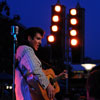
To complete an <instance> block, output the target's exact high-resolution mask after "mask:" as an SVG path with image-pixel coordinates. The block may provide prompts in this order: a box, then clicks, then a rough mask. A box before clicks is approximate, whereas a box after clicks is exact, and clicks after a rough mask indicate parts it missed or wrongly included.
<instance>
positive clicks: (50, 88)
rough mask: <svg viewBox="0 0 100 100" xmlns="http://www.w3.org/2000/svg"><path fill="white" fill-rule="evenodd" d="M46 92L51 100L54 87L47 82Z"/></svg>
mask: <svg viewBox="0 0 100 100" xmlns="http://www.w3.org/2000/svg"><path fill="white" fill-rule="evenodd" d="M47 93H48V97H49V99H50V100H53V98H54V97H55V91H54V87H53V86H52V85H51V83H49V85H48V87H47Z"/></svg>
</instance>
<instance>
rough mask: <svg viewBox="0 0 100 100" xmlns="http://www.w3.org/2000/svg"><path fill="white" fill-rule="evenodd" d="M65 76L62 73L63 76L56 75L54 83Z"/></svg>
mask: <svg viewBox="0 0 100 100" xmlns="http://www.w3.org/2000/svg"><path fill="white" fill-rule="evenodd" d="M63 77H64V75H61V76H57V77H55V78H53V80H52V81H53V83H55V82H56V81H58V80H60V79H62V78H63Z"/></svg>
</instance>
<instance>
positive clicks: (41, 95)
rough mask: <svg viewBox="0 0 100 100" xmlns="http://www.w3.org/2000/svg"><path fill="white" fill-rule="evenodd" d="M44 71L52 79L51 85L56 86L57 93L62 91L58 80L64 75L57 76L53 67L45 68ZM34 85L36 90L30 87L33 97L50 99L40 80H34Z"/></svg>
mask: <svg viewBox="0 0 100 100" xmlns="http://www.w3.org/2000/svg"><path fill="white" fill-rule="evenodd" d="M43 72H44V74H45V75H46V77H47V78H48V80H49V81H50V83H51V85H52V86H53V87H54V89H55V93H58V92H60V87H59V85H58V82H57V80H59V79H61V78H62V77H63V75H62V76H58V77H56V75H55V73H54V71H53V70H52V69H51V68H50V69H47V70H43ZM32 85H33V87H35V90H32V89H30V92H31V96H32V98H34V99H35V100H49V97H48V94H47V91H46V89H43V88H42V87H41V85H40V84H39V83H38V82H32ZM34 99H32V100H34Z"/></svg>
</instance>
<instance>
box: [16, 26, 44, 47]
mask: <svg viewBox="0 0 100 100" xmlns="http://www.w3.org/2000/svg"><path fill="white" fill-rule="evenodd" d="M36 33H40V34H41V36H43V35H44V31H43V30H42V29H41V28H39V27H31V28H28V29H25V30H24V31H23V32H22V33H20V34H19V35H18V46H19V45H29V43H28V36H30V37H31V38H32V39H34V36H35V35H36Z"/></svg>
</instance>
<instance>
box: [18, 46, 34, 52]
mask: <svg viewBox="0 0 100 100" xmlns="http://www.w3.org/2000/svg"><path fill="white" fill-rule="evenodd" d="M17 51H22V52H25V51H33V49H32V47H30V46H27V45H21V46H19V47H18V48H17Z"/></svg>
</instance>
